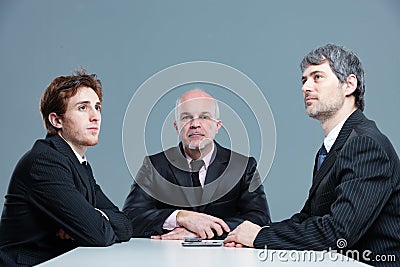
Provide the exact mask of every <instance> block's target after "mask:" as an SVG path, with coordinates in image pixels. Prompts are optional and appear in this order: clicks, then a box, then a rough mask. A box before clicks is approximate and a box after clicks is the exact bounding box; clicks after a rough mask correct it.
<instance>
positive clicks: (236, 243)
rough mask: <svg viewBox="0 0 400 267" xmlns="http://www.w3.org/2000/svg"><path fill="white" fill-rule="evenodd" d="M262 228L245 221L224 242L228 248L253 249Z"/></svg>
mask: <svg viewBox="0 0 400 267" xmlns="http://www.w3.org/2000/svg"><path fill="white" fill-rule="evenodd" d="M260 230H261V227H260V226H258V225H257V224H254V223H252V222H249V221H244V222H243V223H241V224H240V225H239V226H238V227H236V229H235V230H233V231H232V232H230V233H229V234H228V236H227V237H226V238H225V240H224V244H225V246H226V247H237V248H240V247H243V246H247V247H253V243H254V240H255V239H256V236H257V234H258V232H260Z"/></svg>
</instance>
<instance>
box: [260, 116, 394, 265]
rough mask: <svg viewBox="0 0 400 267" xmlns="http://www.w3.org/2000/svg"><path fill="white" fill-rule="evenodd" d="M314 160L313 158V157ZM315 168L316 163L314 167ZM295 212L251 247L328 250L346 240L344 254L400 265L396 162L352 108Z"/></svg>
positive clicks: (262, 233) (385, 141) (387, 143)
mask: <svg viewBox="0 0 400 267" xmlns="http://www.w3.org/2000/svg"><path fill="white" fill-rule="evenodd" d="M316 162H317V157H316ZM315 165H316V164H315ZM313 176H314V177H313V184H312V186H311V189H310V191H309V196H308V199H307V201H306V203H305V205H304V207H303V209H302V210H301V212H300V213H297V214H295V215H294V216H292V218H290V219H288V220H285V221H282V222H277V223H272V224H271V225H270V227H269V228H263V229H262V230H261V231H260V232H259V234H258V235H257V237H256V239H255V241H254V246H255V247H257V248H264V246H265V245H267V246H268V248H271V249H294V250H329V248H331V249H336V250H339V251H340V248H341V247H338V246H337V240H339V239H345V240H346V241H347V246H346V247H345V248H343V252H344V253H345V252H346V249H347V250H358V251H359V252H360V254H361V253H362V252H363V251H365V250H370V251H371V252H372V254H371V255H369V257H368V258H370V259H371V260H373V259H374V258H375V255H383V254H384V255H396V259H397V263H393V262H392V263H389V262H386V263H384V262H372V261H371V262H369V261H368V259H366V260H365V259H362V258H360V260H361V261H365V262H367V263H370V264H371V263H372V264H374V265H375V264H378V265H382V266H384V265H387V266H389V265H391V264H393V265H394V266H399V265H400V163H399V158H398V156H397V154H396V152H395V150H394V148H393V146H392V145H391V143H390V141H389V140H388V139H387V137H386V136H384V135H383V134H382V133H381V132H380V131H379V130H378V128H377V127H376V125H375V123H374V122H373V121H371V120H368V119H367V118H366V117H365V116H364V114H363V113H362V112H361V111H360V110H356V111H355V112H353V114H352V115H351V116H350V117H349V118H348V119H347V121H346V122H345V124H344V125H343V127H342V129H341V131H340V133H339V136H338V138H337V139H336V141H335V143H334V145H333V146H332V148H331V150H330V152H329V153H328V155H327V157H326V159H325V161H324V162H323V164H322V165H321V168H320V170H319V171H317V170H316V168H315V167H314V175H313Z"/></svg>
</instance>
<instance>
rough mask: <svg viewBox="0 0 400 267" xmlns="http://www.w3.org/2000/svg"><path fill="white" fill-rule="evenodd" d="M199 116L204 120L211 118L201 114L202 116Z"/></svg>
mask: <svg viewBox="0 0 400 267" xmlns="http://www.w3.org/2000/svg"><path fill="white" fill-rule="evenodd" d="M199 118H200V119H202V120H208V119H209V118H210V116H207V115H201V116H199Z"/></svg>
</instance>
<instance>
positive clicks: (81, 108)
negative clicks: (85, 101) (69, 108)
mask: <svg viewBox="0 0 400 267" xmlns="http://www.w3.org/2000/svg"><path fill="white" fill-rule="evenodd" d="M78 109H79V110H86V106H79V107H78Z"/></svg>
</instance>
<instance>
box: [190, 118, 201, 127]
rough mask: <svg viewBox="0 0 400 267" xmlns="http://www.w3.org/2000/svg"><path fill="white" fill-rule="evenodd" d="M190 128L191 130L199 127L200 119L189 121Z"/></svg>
mask: <svg viewBox="0 0 400 267" xmlns="http://www.w3.org/2000/svg"><path fill="white" fill-rule="evenodd" d="M190 127H192V128H198V127H201V123H200V119H199V118H198V117H197V118H193V119H192V120H191V121H190Z"/></svg>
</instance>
